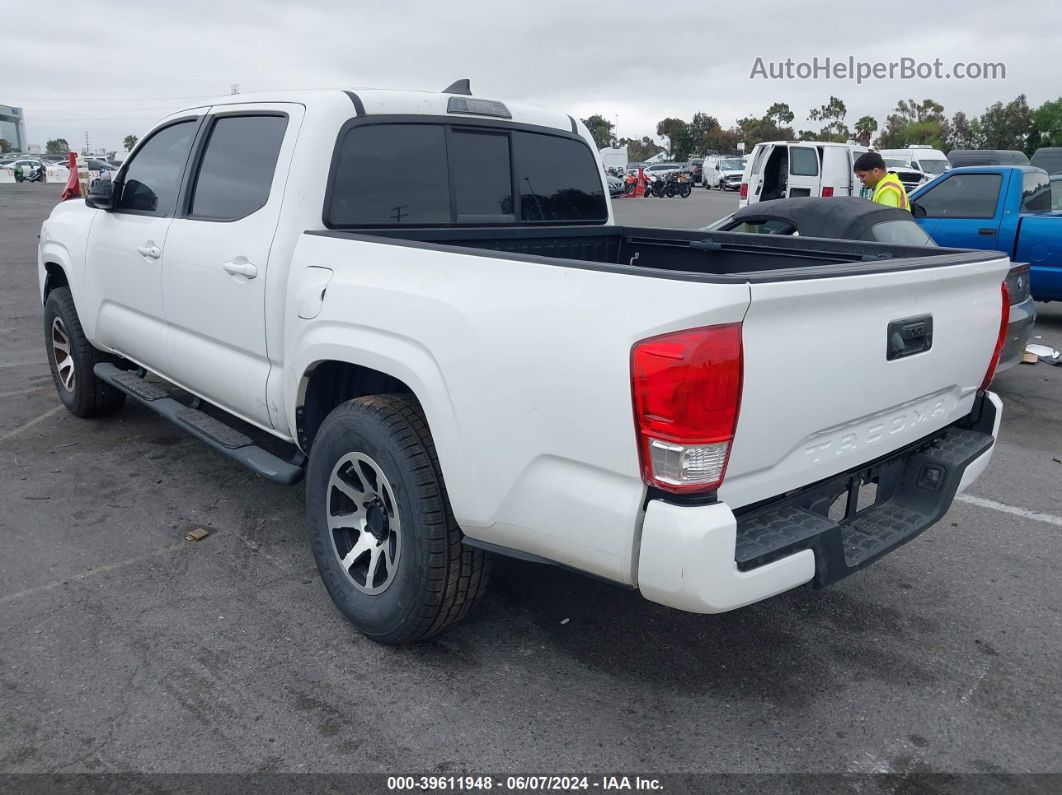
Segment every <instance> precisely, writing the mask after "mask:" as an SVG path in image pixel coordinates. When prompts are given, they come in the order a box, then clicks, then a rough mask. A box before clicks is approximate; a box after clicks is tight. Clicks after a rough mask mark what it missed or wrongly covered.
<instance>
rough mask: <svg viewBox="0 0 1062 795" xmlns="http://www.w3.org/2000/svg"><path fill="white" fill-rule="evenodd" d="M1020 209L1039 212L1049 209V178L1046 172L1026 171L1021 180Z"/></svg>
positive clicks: (1027, 211)
mask: <svg viewBox="0 0 1062 795" xmlns="http://www.w3.org/2000/svg"><path fill="white" fill-rule="evenodd" d="M1021 209H1022V212H1026V213H1041V212H1046V211H1048V210H1050V209H1051V180H1050V179H1048V177H1047V174H1040V173H1037V172H1036V171H1027V172H1025V174H1024V176H1023V177H1022V182H1021Z"/></svg>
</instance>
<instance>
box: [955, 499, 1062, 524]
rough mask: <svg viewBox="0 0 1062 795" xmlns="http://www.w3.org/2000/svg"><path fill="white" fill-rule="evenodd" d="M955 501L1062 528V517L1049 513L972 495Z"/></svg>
mask: <svg viewBox="0 0 1062 795" xmlns="http://www.w3.org/2000/svg"><path fill="white" fill-rule="evenodd" d="M955 499H956V500H957V501H958V502H965V503H968V504H970V505H976V506H978V507H979V508H991V509H992V510H993V511H1001V512H1002V513H1009V514H1011V515H1012V516H1020V517H1021V518H1023V519H1032V520H1033V521H1034V522H1045V523H1046V524H1053V525H1055V527H1062V516H1054V515H1053V514H1049V513H1037V512H1036V511H1029V510H1026V509H1025V508H1015V507H1014V506H1013V505H1007V504H1006V503H1002V502H996V501H995V500H988V499H985V498H984V497H975V496H973V495H972V494H960V495H959V496H958V497H956V498H955Z"/></svg>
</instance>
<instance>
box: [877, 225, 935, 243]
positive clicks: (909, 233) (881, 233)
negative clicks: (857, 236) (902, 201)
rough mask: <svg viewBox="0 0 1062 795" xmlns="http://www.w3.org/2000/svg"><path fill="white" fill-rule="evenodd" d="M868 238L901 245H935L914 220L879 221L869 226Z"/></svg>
mask: <svg viewBox="0 0 1062 795" xmlns="http://www.w3.org/2000/svg"><path fill="white" fill-rule="evenodd" d="M870 239H871V240H876V241H877V242H878V243H895V244H897V245H901V246H935V245H936V243H934V242H933V241H932V240H931V239H930V237H929V235H927V234H926V233H925V231H924V230H923V229H922V227H920V226H919V225H918V224H917V223H915V222H914V221H900V220H896V221H881V222H879V223H876V224H874V225H873V226H872V227H870Z"/></svg>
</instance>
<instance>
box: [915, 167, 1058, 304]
mask: <svg viewBox="0 0 1062 795" xmlns="http://www.w3.org/2000/svg"><path fill="white" fill-rule="evenodd" d="M1052 187H1054V189H1055V191H1056V192H1057V191H1058V183H1052V182H1051V179H1050V177H1049V176H1048V174H1047V172H1046V171H1044V170H1043V169H1040V168H1035V167H1033V166H964V167H959V168H953V169H951V170H949V171H947V172H946V173H944V174H941V175H940V176H939V177H937V178H936V179H935V180H933V181H932V182H930V183H928V184H926V185H924V186H923V187H922V188H920V189H918V190H917V191H915V192H914V193H913V194H912V195H911V212H912V213H913V214H914V217H915V220H916V221H918V223H919V224H921V225H922V227H923V228H924V229H925V230H926V233H927V234H928V235H929V236H930V237H932V238H933V240H934V241H936V242H937V243H938V244H939V245H941V246H950V247H953V248H979V249H989V250H995V251H1002V252H1004V253H1006V254H1007V255H1008V256H1009V257H1010V258H1011V259H1012V260H1014V261H1015V262H1027V263H1029V268H1030V271H1029V272H1030V278H1031V280H1032V288H1031V289H1032V296H1033V298H1034V299H1035V300H1037V301H1058V300H1062V210H1058V209H1053V206H1054V203H1053V202H1052Z"/></svg>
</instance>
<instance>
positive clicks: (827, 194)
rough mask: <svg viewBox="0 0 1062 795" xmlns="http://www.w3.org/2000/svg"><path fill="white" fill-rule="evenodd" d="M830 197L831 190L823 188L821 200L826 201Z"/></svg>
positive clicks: (831, 194)
mask: <svg viewBox="0 0 1062 795" xmlns="http://www.w3.org/2000/svg"><path fill="white" fill-rule="evenodd" d="M831 196H833V188H823V189H822V198H824V199H828V198H830V197H831Z"/></svg>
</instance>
